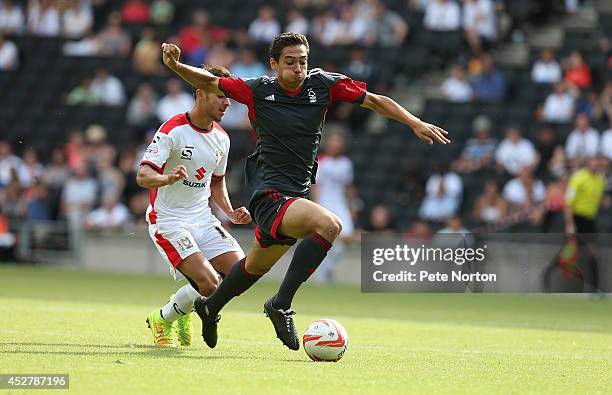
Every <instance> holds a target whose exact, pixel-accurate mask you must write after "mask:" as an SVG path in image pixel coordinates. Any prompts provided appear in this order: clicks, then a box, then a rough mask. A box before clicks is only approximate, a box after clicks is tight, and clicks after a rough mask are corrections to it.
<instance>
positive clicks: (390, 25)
mask: <svg viewBox="0 0 612 395" xmlns="http://www.w3.org/2000/svg"><path fill="white" fill-rule="evenodd" d="M368 26H369V27H370V28H373V29H374V31H375V40H376V44H378V45H380V46H382V47H387V48H389V47H395V48H397V47H401V46H402V44H403V43H404V40H405V38H406V35H407V34H408V29H409V28H408V24H407V23H406V21H405V20H404V18H402V17H401V16H400V15H399V14H398V13H397V12H395V11H393V10H390V9H389V8H387V6H385V4H384V3H383V2H382V1H380V2H378V3H377V4H376V8H375V12H374V19H372V20H371V21H370V20H367V19H364V18H360V17H356V18H355V20H354V22H353V23H352V24H351V28H352V29H351V30H352V31H353V36H354V37H355V39H356V41H357V42H362V38H363V37H365V34H361V33H359V32H364V33H365V30H366V29H367V27H368Z"/></svg>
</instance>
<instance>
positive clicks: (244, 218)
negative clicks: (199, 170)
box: [210, 177, 251, 225]
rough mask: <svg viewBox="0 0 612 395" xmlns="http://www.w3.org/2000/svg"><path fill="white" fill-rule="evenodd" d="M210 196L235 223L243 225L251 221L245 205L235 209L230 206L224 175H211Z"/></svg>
mask: <svg viewBox="0 0 612 395" xmlns="http://www.w3.org/2000/svg"><path fill="white" fill-rule="evenodd" d="M210 197H211V198H212V200H213V202H215V204H216V205H217V207H219V208H220V209H221V210H222V211H223V212H224V213H225V214H226V215H227V216H228V217H229V219H230V221H232V223H233V224H236V225H245V224H248V223H250V222H251V214H250V213H249V210H247V209H246V208H245V207H239V208H237V209H233V208H232V203H231V202H230V198H229V194H228V193H227V186H226V185H225V177H222V178H219V177H213V178H212V181H211V182H210Z"/></svg>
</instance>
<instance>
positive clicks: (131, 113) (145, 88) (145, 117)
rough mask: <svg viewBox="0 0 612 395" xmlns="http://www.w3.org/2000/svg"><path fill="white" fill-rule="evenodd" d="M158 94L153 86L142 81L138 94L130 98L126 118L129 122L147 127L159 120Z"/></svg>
mask: <svg viewBox="0 0 612 395" xmlns="http://www.w3.org/2000/svg"><path fill="white" fill-rule="evenodd" d="M156 110H157V95H156V94H155V90H154V89H153V86H152V85H151V84H149V83H146V82H145V83H142V84H140V86H138V89H137V90H136V94H135V95H134V96H133V97H132V99H131V100H130V104H129V105H128V110H127V114H126V118H127V121H128V124H130V125H132V126H137V127H145V126H147V125H150V124H152V123H153V122H157V115H156V114H155V112H156Z"/></svg>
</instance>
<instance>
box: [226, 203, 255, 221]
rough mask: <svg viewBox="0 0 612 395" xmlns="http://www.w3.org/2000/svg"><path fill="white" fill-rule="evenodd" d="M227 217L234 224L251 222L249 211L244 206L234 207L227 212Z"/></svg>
mask: <svg viewBox="0 0 612 395" xmlns="http://www.w3.org/2000/svg"><path fill="white" fill-rule="evenodd" d="M228 217H229V219H230V221H232V223H233V224H234V225H246V224H248V223H250V222H251V213H249V210H247V209H246V207H239V208H237V209H235V210H234V211H232V212H231V213H229V215H228Z"/></svg>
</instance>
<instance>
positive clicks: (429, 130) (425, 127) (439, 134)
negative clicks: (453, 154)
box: [414, 122, 451, 145]
mask: <svg viewBox="0 0 612 395" xmlns="http://www.w3.org/2000/svg"><path fill="white" fill-rule="evenodd" d="M414 134H416V135H417V137H418V138H419V139H421V140H423V141H424V142H426V143H427V144H429V145H431V144H433V143H434V141H436V142H438V143H440V144H448V143H450V142H451V141H450V140H449V139H448V138H447V137H446V136H447V135H448V132H447V131H446V130H444V129H442V128H440V127H438V126H436V125H432V124H431V123H427V122H421V123H420V124H419V125H417V126H416V127H415V128H414Z"/></svg>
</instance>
